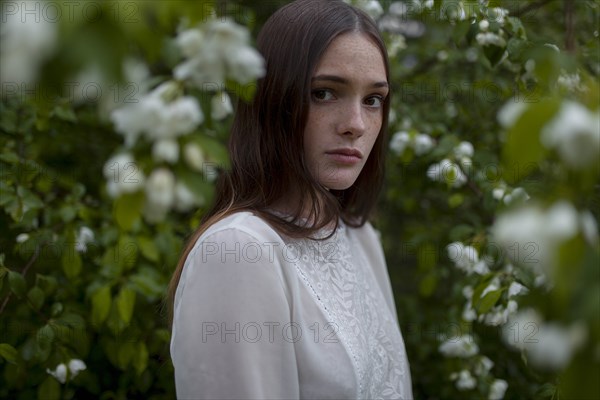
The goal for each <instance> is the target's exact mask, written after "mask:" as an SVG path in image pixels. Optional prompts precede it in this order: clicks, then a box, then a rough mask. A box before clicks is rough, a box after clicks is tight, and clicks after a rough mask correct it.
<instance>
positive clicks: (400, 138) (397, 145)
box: [390, 131, 410, 155]
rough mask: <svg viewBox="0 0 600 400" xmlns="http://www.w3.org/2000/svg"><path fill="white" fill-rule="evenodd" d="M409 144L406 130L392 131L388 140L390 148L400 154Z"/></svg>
mask: <svg viewBox="0 0 600 400" xmlns="http://www.w3.org/2000/svg"><path fill="white" fill-rule="evenodd" d="M409 144H410V135H409V134H408V132H405V131H400V132H396V133H394V136H392V140H391V141H390V149H392V151H393V152H394V153H396V154H397V155H402V153H404V150H405V149H406V147H408V145H409Z"/></svg>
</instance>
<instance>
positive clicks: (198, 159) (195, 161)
mask: <svg viewBox="0 0 600 400" xmlns="http://www.w3.org/2000/svg"><path fill="white" fill-rule="evenodd" d="M183 158H184V159H185V162H186V163H187V164H188V166H189V167H190V168H192V169H193V170H196V171H198V172H203V169H204V153H203V152H202V149H201V148H200V146H199V145H198V144H196V143H194V142H190V143H188V144H186V145H185V146H184V147H183Z"/></svg>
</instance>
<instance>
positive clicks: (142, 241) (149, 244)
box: [137, 236, 159, 262]
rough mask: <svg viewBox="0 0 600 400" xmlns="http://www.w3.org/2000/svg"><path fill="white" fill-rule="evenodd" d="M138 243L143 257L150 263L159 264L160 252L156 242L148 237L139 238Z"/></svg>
mask: <svg viewBox="0 0 600 400" xmlns="http://www.w3.org/2000/svg"><path fill="white" fill-rule="evenodd" d="M137 242H138V244H139V246H140V250H141V252H142V255H143V256H144V257H146V258H147V259H148V260H150V261H154V262H157V261H158V259H159V254H158V250H157V249H156V244H155V243H154V241H153V240H152V239H151V238H149V237H147V236H139V237H138V238H137Z"/></svg>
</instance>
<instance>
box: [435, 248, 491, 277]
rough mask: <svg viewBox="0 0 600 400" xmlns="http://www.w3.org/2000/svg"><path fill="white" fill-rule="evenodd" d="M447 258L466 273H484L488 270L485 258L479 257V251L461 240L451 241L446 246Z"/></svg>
mask: <svg viewBox="0 0 600 400" xmlns="http://www.w3.org/2000/svg"><path fill="white" fill-rule="evenodd" d="M446 250H447V251H448V258H449V259H450V261H452V262H453V263H454V265H455V266H456V268H458V269H459V270H461V271H463V272H465V273H466V274H467V275H471V274H473V273H476V274H478V275H485V274H487V273H488V272H490V269H489V267H488V262H487V260H486V259H485V258H482V259H480V258H479V252H478V251H477V249H476V248H474V247H473V246H465V245H464V244H463V243H461V242H453V243H450V244H449V245H448V246H446Z"/></svg>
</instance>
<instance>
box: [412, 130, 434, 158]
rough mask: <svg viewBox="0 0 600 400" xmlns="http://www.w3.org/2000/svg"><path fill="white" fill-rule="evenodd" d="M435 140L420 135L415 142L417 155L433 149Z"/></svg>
mask: <svg viewBox="0 0 600 400" xmlns="http://www.w3.org/2000/svg"><path fill="white" fill-rule="evenodd" d="M433 145H434V143H433V139H432V138H431V136H429V135H426V134H423V133H420V134H418V135H417V136H415V138H414V140H413V148H414V150H415V154H416V155H418V156H420V155H423V154H425V153H427V152H429V151H430V150H431V149H432V148H433Z"/></svg>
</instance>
